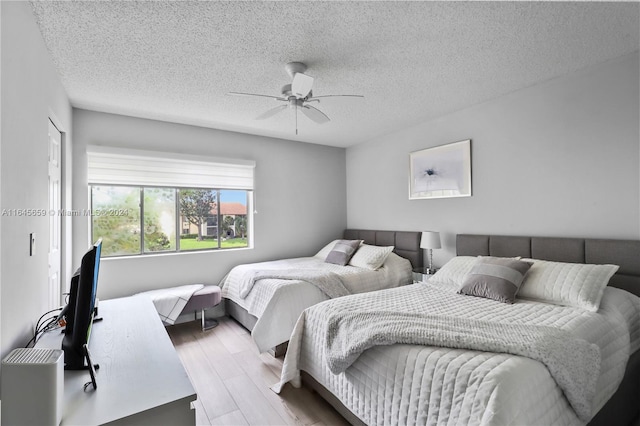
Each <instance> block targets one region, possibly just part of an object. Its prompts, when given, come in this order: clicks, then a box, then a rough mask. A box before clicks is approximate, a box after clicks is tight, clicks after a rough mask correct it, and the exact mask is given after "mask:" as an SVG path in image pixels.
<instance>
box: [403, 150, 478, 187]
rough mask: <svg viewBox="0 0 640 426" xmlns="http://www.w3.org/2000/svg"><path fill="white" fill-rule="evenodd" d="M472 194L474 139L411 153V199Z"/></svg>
mask: <svg viewBox="0 0 640 426" xmlns="http://www.w3.org/2000/svg"><path fill="white" fill-rule="evenodd" d="M470 196H471V140H466V141H460V142H454V143H450V144H447V145H441V146H436V147H433V148H427V149H423V150H420V151H415V152H412V153H410V154H409V199H410V200H418V199H422V198H449V197H470Z"/></svg>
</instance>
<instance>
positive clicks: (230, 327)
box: [167, 317, 348, 426]
mask: <svg viewBox="0 0 640 426" xmlns="http://www.w3.org/2000/svg"><path fill="white" fill-rule="evenodd" d="M219 321H220V325H218V326H217V327H216V328H214V329H211V330H208V331H205V332H202V331H201V329H200V323H199V322H198V321H193V322H189V323H184V324H179V325H174V326H171V327H167V331H168V332H169V336H170V337H171V340H172V341H173V344H174V346H175V347H176V350H177V352H178V355H179V356H180V359H181V360H182V363H183V364H184V367H185V369H186V370H187V373H188V374H189V378H190V379H191V383H193V386H194V388H195V389H196V392H197V393H198V400H197V401H196V403H195V406H196V423H197V424H198V425H309V426H311V425H314V426H321V425H345V426H346V425H348V423H347V421H346V420H344V418H342V417H341V416H340V414H338V413H337V412H336V411H335V410H334V409H333V407H331V406H330V405H329V404H328V403H327V402H325V401H324V400H323V399H322V398H321V397H320V396H319V395H318V394H316V393H314V392H311V391H310V390H308V389H305V388H303V389H295V388H293V387H292V386H291V385H287V386H286V387H285V389H284V390H283V391H282V393H281V394H280V395H278V394H276V393H275V392H273V391H272V390H271V389H269V388H270V387H271V386H272V385H274V384H275V383H277V382H278V380H279V379H280V372H281V371H282V361H283V358H274V357H273V356H271V355H270V354H259V353H258V349H257V348H256V346H255V344H254V343H253V341H252V340H251V336H250V335H249V332H248V331H247V330H246V329H245V328H243V327H242V326H241V325H239V324H238V323H237V322H235V321H234V320H232V319H230V318H228V317H223V318H219Z"/></svg>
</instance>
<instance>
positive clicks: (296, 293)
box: [221, 253, 412, 352]
mask: <svg viewBox="0 0 640 426" xmlns="http://www.w3.org/2000/svg"><path fill="white" fill-rule="evenodd" d="M283 269H291V270H303V269H321V270H324V271H328V272H331V273H334V274H337V275H338V276H339V277H340V279H341V280H342V282H343V284H344V287H346V289H347V290H348V291H349V292H350V293H352V294H356V293H363V292H370V291H375V290H380V289H385V288H392V287H397V286H400V285H405V284H408V283H411V282H412V273H411V264H410V263H409V261H408V260H406V259H403V258H401V257H400V256H398V255H396V254H395V253H391V254H390V255H389V257H388V258H387V261H386V262H385V264H384V265H383V266H382V267H381V268H380V269H379V270H377V271H372V270H369V269H363V268H357V267H354V266H340V265H335V264H332V263H326V262H324V258H322V257H321V256H319V257H301V258H293V259H283V260H276V261H270V262H260V263H252V264H246V265H239V266H236V267H235V268H233V269H232V270H231V272H230V273H229V274H228V275H227V276H226V277H225V279H224V280H223V281H222V283H221V287H222V297H224V298H227V299H230V300H233V301H234V302H235V303H237V304H238V305H240V306H242V307H243V308H244V309H246V310H247V312H249V313H250V314H251V315H253V316H255V317H256V318H258V321H257V322H256V324H255V326H254V328H253V330H252V332H251V335H252V337H253V340H254V341H255V343H256V345H257V346H258V349H259V350H260V352H264V351H267V350H269V349H270V348H272V347H275V346H277V345H279V344H280V343H283V342H286V341H287V340H289V336H290V335H291V331H292V330H293V327H294V325H295V323H296V321H297V319H298V316H299V315H300V313H301V312H302V311H303V310H305V309H306V308H308V307H309V306H313V305H315V304H316V303H319V302H322V301H324V300H327V299H328V297H327V296H326V295H325V294H324V293H323V292H322V291H321V290H320V289H318V288H317V287H315V286H313V285H311V284H309V283H307V282H304V281H300V280H279V279H262V280H260V281H259V283H257V284H256V285H255V286H254V287H253V289H252V290H251V291H250V292H249V293H248V294H247V297H246V298H242V297H240V289H241V285H242V277H243V276H244V274H246V273H247V271H252V270H261V271H268V270H283Z"/></svg>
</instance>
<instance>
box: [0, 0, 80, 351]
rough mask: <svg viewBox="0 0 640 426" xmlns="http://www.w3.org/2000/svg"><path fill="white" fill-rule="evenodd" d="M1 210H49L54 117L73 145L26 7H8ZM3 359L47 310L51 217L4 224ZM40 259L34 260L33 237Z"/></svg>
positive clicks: (60, 93)
mask: <svg viewBox="0 0 640 426" xmlns="http://www.w3.org/2000/svg"><path fill="white" fill-rule="evenodd" d="M0 8H1V10H2V16H1V20H2V24H1V31H2V33H1V34H2V37H1V38H2V40H1V43H2V49H1V55H2V67H1V70H2V71H1V81H2V83H1V84H2V107H1V110H0V111H1V120H2V127H1V145H0V172H1V177H0V185H1V186H0V188H1V190H0V205H1V207H2V209H28V208H30V209H48V184H47V180H48V168H47V165H48V144H47V133H48V128H47V125H48V119H49V117H54V119H55V120H56V122H57V124H58V125H59V126H60V127H62V129H61V130H63V131H65V132H67V133H66V142H69V141H70V131H71V106H70V105H69V101H68V99H67V96H66V94H65V91H64V88H63V86H62V84H61V83H60V80H59V77H58V75H57V73H56V71H55V68H54V66H53V64H52V62H51V60H50V57H49V54H48V52H47V50H46V48H45V45H44V42H43V40H42V36H41V35H40V31H39V29H38V27H37V26H36V24H35V19H34V17H33V15H32V13H31V8H30V5H29V3H27V2H4V1H3V2H1V3H0ZM0 224H1V225H0V232H1V235H2V239H1V242H0V264H1V265H2V269H1V271H0V283H1V289H2V299H1V301H0V303H1V309H0V312H1V313H0V317H1V321H0V323H1V329H2V333H1V339H2V340H1V344H0V357H4V356H5V355H6V354H7V353H8V352H9V351H10V350H12V349H14V348H16V347H19V346H24V345H25V344H26V343H27V341H28V340H29V339H30V338H31V336H32V334H33V326H34V325H35V323H36V321H37V319H38V317H39V316H40V315H41V314H43V313H44V312H45V311H46V309H47V305H48V288H47V276H48V259H47V250H48V238H49V218H48V216H44V217H42V216H41V217H24V216H23V217H12V216H2V217H1V218H0ZM31 232H35V233H36V253H35V255H34V256H29V233H31Z"/></svg>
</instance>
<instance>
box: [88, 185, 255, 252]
mask: <svg viewBox="0 0 640 426" xmlns="http://www.w3.org/2000/svg"><path fill="white" fill-rule="evenodd" d="M249 196H250V192H249V191H243V190H220V189H203V188H158V187H128V186H107V185H92V186H91V211H92V217H91V218H92V224H91V225H92V226H91V234H92V240H96V239H98V238H102V254H103V256H126V255H135V254H143V253H144V254H149V253H164V252H177V251H193V250H211V249H226V248H240V247H249V239H248V232H247V222H248V220H247V213H248V209H247V206H248V204H249V201H250V199H249ZM218 225H220V226H218ZM178 226H180V227H181V229H182V232H180V233H177V232H176V229H178Z"/></svg>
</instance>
